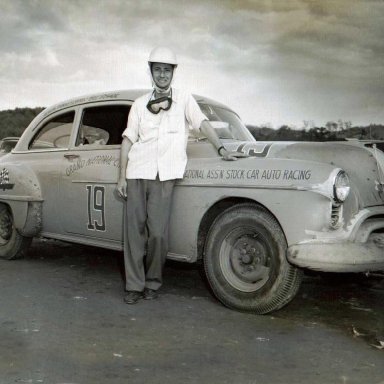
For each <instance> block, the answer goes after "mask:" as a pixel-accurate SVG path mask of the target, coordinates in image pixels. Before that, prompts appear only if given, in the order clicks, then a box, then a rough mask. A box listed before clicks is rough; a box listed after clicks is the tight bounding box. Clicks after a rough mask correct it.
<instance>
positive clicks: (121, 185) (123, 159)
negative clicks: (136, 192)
mask: <svg viewBox="0 0 384 384" xmlns="http://www.w3.org/2000/svg"><path fill="white" fill-rule="evenodd" d="M131 147H132V142H131V140H129V139H128V138H127V137H125V136H124V138H123V142H122V143H121V150H120V175H119V180H118V182H117V187H116V189H117V193H118V194H119V195H120V196H121V197H127V179H126V171H127V164H128V153H129V151H130V150H131Z"/></svg>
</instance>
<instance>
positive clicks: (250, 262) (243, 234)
mask: <svg viewBox="0 0 384 384" xmlns="http://www.w3.org/2000/svg"><path fill="white" fill-rule="evenodd" d="M270 257H271V250H270V246H269V244H268V242H267V240H266V239H265V238H264V237H263V236H262V235H261V234H260V233H259V232H256V231H255V230H254V229H252V228H243V227H242V228H235V229H233V230H232V231H231V232H229V233H228V235H227V236H226V238H225V240H224V241H223V243H222V246H221V249H220V266H221V270H222V272H223V275H224V277H225V278H226V280H227V281H228V283H229V284H230V285H231V286H232V287H234V288H236V289H238V290H240V291H242V292H254V291H257V290H258V289H260V288H261V287H262V286H263V285H264V284H265V283H266V282H267V281H268V279H269V274H270Z"/></svg>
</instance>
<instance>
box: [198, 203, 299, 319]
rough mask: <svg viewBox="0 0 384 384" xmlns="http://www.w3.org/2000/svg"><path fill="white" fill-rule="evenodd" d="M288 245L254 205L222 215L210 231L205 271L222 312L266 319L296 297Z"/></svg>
mask: <svg viewBox="0 0 384 384" xmlns="http://www.w3.org/2000/svg"><path fill="white" fill-rule="evenodd" d="M286 248H287V243H286V239H285V236H284V234H283V232H282V230H281V228H280V225H279V224H278V222H277V221H276V219H275V218H274V217H273V216H272V215H271V214H270V213H269V212H268V211H267V210H266V209H264V208H263V207H261V206H259V205H257V204H249V203H246V204H240V205H236V206H234V207H231V208H229V209H227V210H226V211H224V212H223V213H221V214H220V215H219V216H218V217H217V218H216V220H215V221H214V223H213V225H212V227H211V228H210V230H209V233H208V238H207V242H206V246H205V252H204V268H205V273H206V276H207V279H208V282H209V284H210V286H211V288H212V290H213V292H214V294H215V295H216V297H217V298H218V299H219V300H220V301H221V302H222V303H223V304H224V305H226V306H228V307H230V308H234V309H238V310H242V311H252V312H254V313H257V314H265V313H269V312H272V311H275V310H277V309H279V308H281V307H283V306H284V305H285V304H287V303H288V302H289V301H290V300H292V298H293V297H294V296H295V294H296V293H297V291H298V289H299V287H300V283H301V279H302V272H301V271H300V270H299V269H297V268H296V267H294V266H293V265H291V264H289V263H288V261H287V259H286V255H285V251H286Z"/></svg>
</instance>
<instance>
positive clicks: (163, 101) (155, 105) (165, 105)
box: [147, 91, 172, 115]
mask: <svg viewBox="0 0 384 384" xmlns="http://www.w3.org/2000/svg"><path fill="white" fill-rule="evenodd" d="M171 106H172V91H171V94H170V95H169V96H163V97H159V98H158V99H154V100H149V101H148V104H147V109H148V111H149V112H151V113H153V114H155V115H157V114H158V113H159V112H160V111H161V110H163V111H168V110H169V109H170V108H171Z"/></svg>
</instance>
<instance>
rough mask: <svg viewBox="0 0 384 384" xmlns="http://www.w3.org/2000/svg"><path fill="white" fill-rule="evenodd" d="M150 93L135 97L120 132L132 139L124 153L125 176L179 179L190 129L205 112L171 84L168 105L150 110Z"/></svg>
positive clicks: (182, 170) (191, 97)
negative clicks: (170, 103)
mask: <svg viewBox="0 0 384 384" xmlns="http://www.w3.org/2000/svg"><path fill="white" fill-rule="evenodd" d="M151 95H152V92H151V93H148V94H146V95H144V96H141V97H140V98H138V99H137V100H136V101H135V102H134V103H133V105H132V107H131V111H130V112H129V117H128V125H127V128H126V129H125V130H124V132H123V137H124V136H125V137H127V138H128V139H129V140H130V141H131V142H132V143H133V145H132V147H131V149H130V151H129V153H128V164H127V171H126V177H127V179H147V180H155V179H156V176H157V174H159V179H160V180H161V181H165V180H172V179H180V178H182V177H183V175H184V171H185V166H186V164H187V153H186V148H187V142H188V135H189V131H190V130H200V125H201V123H202V121H203V120H207V118H206V116H205V115H204V114H203V113H202V112H201V110H200V108H199V106H198V105H197V102H196V100H195V99H194V98H193V96H192V95H191V94H189V93H186V92H183V91H181V90H177V89H174V88H172V106H171V108H170V109H169V110H168V111H164V110H161V111H160V112H159V113H158V114H153V113H151V112H150V111H148V109H147V103H148V101H149V100H150V98H151Z"/></svg>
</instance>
